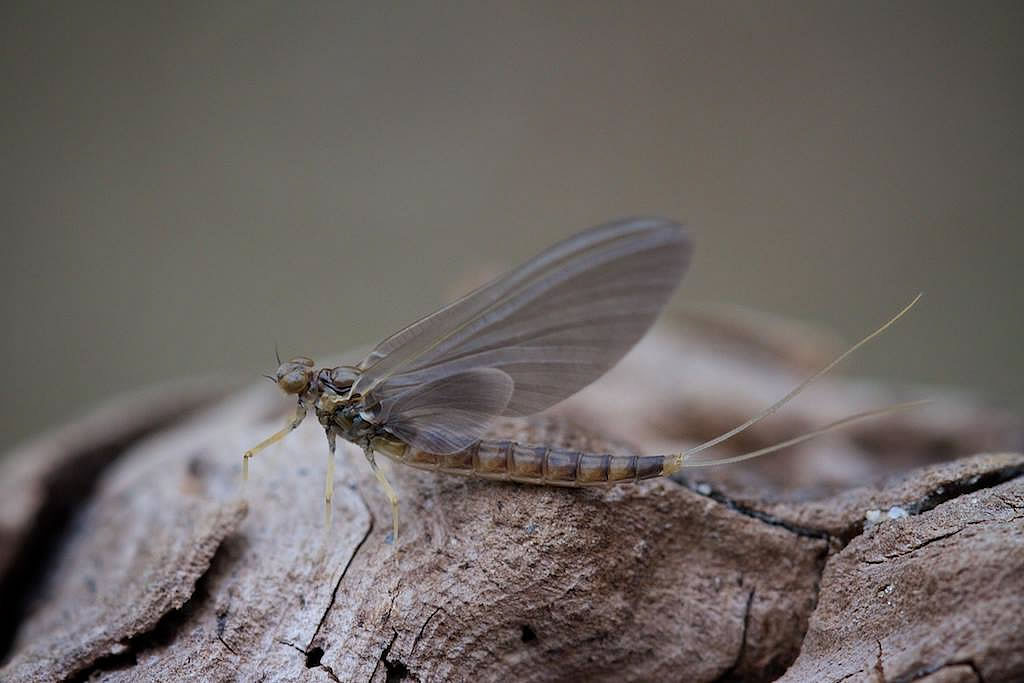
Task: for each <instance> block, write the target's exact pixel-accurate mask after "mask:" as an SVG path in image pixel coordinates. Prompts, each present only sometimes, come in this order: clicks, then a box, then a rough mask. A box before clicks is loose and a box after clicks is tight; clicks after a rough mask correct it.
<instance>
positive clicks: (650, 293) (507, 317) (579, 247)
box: [353, 218, 692, 450]
mask: <svg viewBox="0 0 1024 683" xmlns="http://www.w3.org/2000/svg"><path fill="white" fill-rule="evenodd" d="M691 253H692V243H691V241H690V239H689V236H688V235H687V233H686V232H685V231H684V229H683V228H682V226H680V225H678V224H676V223H673V222H671V221H667V220H663V219H656V218H632V219H625V220H620V221H614V222H612V223H607V224H605V225H600V226H598V227H595V228H591V229H590V230H586V231H584V232H581V233H579V234H577V235H575V236H573V237H570V238H569V239H567V240H565V241H564V242H561V243H559V244H557V245H555V246H554V247H552V248H551V249H548V250H547V251H545V252H543V253H541V254H539V255H538V256H536V257H534V258H533V259H531V260H530V261H528V262H526V263H525V264H523V265H521V266H519V267H518V268H516V269H514V270H512V271H510V272H509V273H507V274H506V275H504V276H502V277H501V278H499V279H497V280H495V281H493V282H491V283H490V284H487V285H485V286H483V287H481V288H480V289H477V290H476V291H474V292H472V293H471V294H469V295H467V296H465V297H463V298H462V299H459V300H458V301H456V302H455V303H453V304H450V305H449V306H446V307H445V308H442V309H441V310H439V311H437V312H436V313H433V314H431V315H429V316H427V317H425V318H422V319H421V320H419V321H418V322H416V323H413V324H412V325H410V326H409V327H407V328H405V329H403V330H401V331H399V332H397V333H395V334H394V335H392V336H391V337H389V338H388V339H386V340H385V341H383V342H381V344H379V345H378V346H377V347H376V348H375V349H374V350H373V351H372V352H370V354H369V355H368V356H367V357H366V358H365V359H364V360H363V361H362V363H360V369H361V370H362V374H361V375H360V377H359V379H358V380H357V381H356V384H355V386H354V387H353V393H354V394H356V393H358V394H362V395H364V396H365V397H367V403H368V404H373V403H375V402H379V403H380V404H381V406H382V411H383V413H385V414H387V415H389V416H390V417H391V419H397V418H398V417H399V416H400V411H398V410H396V408H395V405H396V402H397V401H398V398H399V397H400V396H403V395H404V399H403V401H405V402H409V401H411V397H412V396H415V395H416V394H417V393H423V394H424V396H423V397H422V398H420V397H417V401H423V402H425V403H422V404H418V405H426V403H427V402H429V395H426V394H427V391H428V388H429V387H432V386H436V385H433V383H434V382H437V381H439V380H442V379H443V378H445V377H451V376H455V375H461V374H463V373H465V372H466V371H469V370H473V369H476V368H493V369H496V370H500V371H502V372H503V373H504V374H506V375H507V376H508V377H509V378H511V380H512V383H513V389H512V393H511V396H510V398H509V401H508V402H507V404H506V405H505V406H504V407H503V408H502V410H501V411H500V412H498V413H495V415H498V414H504V415H513V416H521V415H529V414H532V413H535V412H538V411H540V410H544V409H545V408H547V407H549V406H551V405H554V404H555V403H558V402H559V401H561V400H563V399H565V398H567V397H569V396H571V395H572V394H574V393H576V392H577V391H579V390H580V389H582V388H583V387H585V386H586V385H588V384H590V383H591V382H593V381H594V380H596V379H597V378H598V377H600V376H601V375H603V374H604V373H605V372H606V371H607V370H608V369H609V368H610V367H612V366H613V365H614V364H615V363H616V362H618V360H619V359H620V358H622V356H623V355H625V354H626V352H627V351H629V349H630V348H632V347H633V345H634V344H636V342H637V341H639V340H640V338H641V337H642V336H643V335H644V333H645V332H646V331H647V330H648V328H649V327H650V326H651V324H652V323H653V322H654V320H655V318H657V316H658V314H659V313H660V312H661V309H662V308H663V307H664V305H665V303H666V302H667V301H668V299H669V297H670V296H671V294H672V292H673V291H674V290H675V288H676V286H677V285H678V283H679V280H680V279H681V278H682V276H683V273H684V272H685V270H686V267H687V266H688V265H689V261H690V255H691ZM409 392H413V393H412V394H410V393H409ZM406 404H408V403H406ZM432 415H433V416H432V418H431V419H433V420H437V421H439V422H442V421H443V420H444V416H443V413H442V412H436V413H433V414H432ZM424 450H429V449H424Z"/></svg>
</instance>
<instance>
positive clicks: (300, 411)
mask: <svg viewBox="0 0 1024 683" xmlns="http://www.w3.org/2000/svg"><path fill="white" fill-rule="evenodd" d="M305 418H306V406H305V404H304V403H303V402H302V401H299V407H298V408H297V409H296V411H295V416H294V417H292V418H291V419H289V420H288V423H287V424H285V426H284V428H283V429H281V430H280V431H278V432H274V433H273V434H271V435H270V436H268V437H267V438H265V439H263V441H260V442H259V443H258V444H256V445H255V446H253V447H252V448H250V449H249V450H247V451H246V452H245V454H244V455H243V456H242V479H243V480H247V479H248V478H249V458H251V457H252V456H254V455H256V454H257V453H259V452H260V451H262V450H263V449H264V448H266V447H267V446H270V445H272V444H275V443H277V442H278V441H280V440H281V439H283V438H284V437H286V436H288V435H289V434H290V433H292V432H293V431H295V428H296V427H298V426H299V425H300V424H302V421H303V420H304V419H305Z"/></svg>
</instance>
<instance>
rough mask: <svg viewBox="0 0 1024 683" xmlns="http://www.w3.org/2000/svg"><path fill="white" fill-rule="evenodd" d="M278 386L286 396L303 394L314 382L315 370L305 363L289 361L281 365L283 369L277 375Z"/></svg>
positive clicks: (279, 369) (278, 370)
mask: <svg viewBox="0 0 1024 683" xmlns="http://www.w3.org/2000/svg"><path fill="white" fill-rule="evenodd" d="M275 375H276V378H277V386H279V387H281V389H282V390H283V391H284V392H285V393H286V394H301V393H302V392H304V391H305V390H306V389H308V388H309V384H310V382H312V381H313V370H312V368H310V367H309V366H308V365H306V364H305V363H297V362H295V361H288V362H287V363H281V367H279V368H278V369H277V372H276V373H275Z"/></svg>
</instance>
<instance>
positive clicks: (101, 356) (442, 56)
mask: <svg viewBox="0 0 1024 683" xmlns="http://www.w3.org/2000/svg"><path fill="white" fill-rule="evenodd" d="M1022 31H1024V3H1019V2H1006V3H995V2H985V3H968V2H957V3H945V2H901V3H889V2H886V3H878V2H870V3H859V2H858V3H852V2H851V3H835V2H786V3H745V2H724V3H668V2H664V3H618V2H616V3H591V2H587V3H583V2H549V3H493V4H482V3H481V4H477V3H451V4H448V3H422V4H418V5H416V6H402V7H399V6H397V4H396V5H395V6H390V7H387V6H382V5H371V4H369V3H359V4H356V3H351V4H342V3H323V4H321V3H302V4H291V3H278V2H246V3H219V4H216V5H213V6H207V5H206V4H205V3H192V4H183V3H166V4H160V5H156V4H153V3H147V4H142V3H124V4H123V5H117V4H114V3H90V4H88V5H86V4H85V3H45V4H44V3H34V2H25V3H13V2H5V3H3V5H2V8H0V55H2V57H0V64H2V67H0V68H2V72H0V76H2V78H0V88H2V93H3V108H2V113H0V144H2V150H3V155H2V159H3V161H2V164H0V173H2V177H0V180H2V183H0V197H2V207H3V210H2V214H0V218H2V225H3V242H2V249H0V274H2V275H0V277H2V278H3V279H2V285H3V295H2V298H0V307H2V320H3V335H2V336H0V354H2V358H3V368H4V371H3V387H4V392H3V410H2V414H0V446H3V447H6V446H10V445H12V444H13V443H14V442H16V441H17V440H20V439H22V438H24V437H25V436H27V435H29V434H31V433H34V432H37V431H39V430H42V429H44V428H46V427H47V426H50V425H54V424H56V423H60V422H63V421H65V420H66V419H68V418H69V417H70V416H71V414H73V413H77V412H80V411H84V410H86V409H88V407H89V406H90V405H92V404H94V403H95V402H96V401H98V400H100V399H102V398H103V397H106V396H110V395H112V394H115V393H117V392H119V391H122V390H124V389H127V388H130V387H135V386H139V385H143V384H146V383H150V382H153V381H157V380H161V379H166V378H173V377H180V376H184V375H194V374H202V373H209V372H223V373H225V374H226V375H233V376H242V377H248V376H251V377H253V378H255V377H257V376H258V375H259V373H261V372H266V371H270V370H271V369H272V368H273V366H274V365H275V363H274V360H273V348H274V343H275V341H276V342H277V343H278V344H279V345H280V347H281V350H282V353H287V354H298V353H303V354H323V353H328V352H335V351H339V350H342V349H344V348H346V347H350V346H353V345H356V344H360V343H367V342H373V341H376V340H379V339H380V338H382V337H383V336H385V335H386V334H388V333H390V332H391V331H393V330H394V329H395V328H397V327H399V326H401V325H404V324H406V323H408V322H411V321H412V320H413V319H414V318H416V317H417V316H419V315H421V314H423V313H426V312H428V311H429V310H431V309H432V308H433V307H435V306H437V305H438V304H440V303H442V302H443V301H444V300H445V299H446V298H448V297H449V296H450V295H451V293H452V291H453V287H456V284H455V283H457V282H460V281H462V282H468V281H469V280H470V279H472V278H473V275H474V273H477V272H481V271H487V270H489V269H493V268H495V267H498V266H504V265H512V264H515V263H516V262H518V261H520V260H522V259H524V258H526V257H528V256H530V255H532V254H533V253H535V252H536V251H538V250H540V249H542V248H544V247H545V246H547V245H549V244H551V243H552V242H554V241H555V240H557V239H560V238H562V237H565V236H567V235H569V234H570V233H572V232H574V231H576V230H578V229H581V228H584V227H587V226H589V225H591V224H594V223H597V222H601V221H603V220H606V219H608V218H611V217H615V216H621V215H624V214H634V213H644V214H660V215H665V216H670V217H674V218H678V219H684V220H686V221H687V222H688V223H690V224H691V225H692V226H693V227H694V228H695V231H696V234H697V239H698V249H697V255H696V261H695V264H694V267H693V269H692V271H691V273H690V275H689V276H688V278H687V282H686V284H685V286H684V287H683V288H682V289H681V290H680V293H679V294H678V295H677V297H676V299H675V300H674V305H676V306H685V305H687V304H688V303H697V302H699V303H707V302H728V303H735V304H742V305H744V306H748V307H752V308H757V309H762V310H766V311H771V312H775V313H781V314H786V315H792V316H797V317H800V318H804V319H807V320H811V321H815V322H819V323H821V324H824V325H827V326H830V327H832V328H834V329H836V330H838V331H839V332H840V333H842V334H843V335H844V336H846V337H848V338H855V337H857V336H859V335H861V334H862V333H864V332H866V331H868V330H869V329H871V328H872V327H874V326H875V325H876V324H878V323H879V322H881V321H882V320H884V319H885V318H886V317H887V316H888V315H890V314H891V313H892V312H894V311H895V310H897V309H898V308H899V307H900V306H901V305H903V304H904V303H905V302H906V301H907V300H909V298H910V297H911V296H912V295H913V294H914V293H916V292H917V291H918V290H924V291H925V293H926V298H925V299H924V301H923V302H922V304H921V306H920V307H919V309H918V310H916V311H915V312H914V313H913V314H912V315H911V316H910V317H909V318H907V319H905V321H903V322H901V323H900V325H899V326H898V328H897V329H895V330H894V331H892V332H891V333H889V334H888V335H887V336H886V337H885V338H883V339H882V340H881V341H880V342H877V343H875V344H874V345H872V346H871V347H870V348H868V349H865V350H864V351H863V352H862V353H861V354H859V356H858V357H857V359H856V360H855V361H854V362H853V363H852V364H851V365H850V366H847V367H848V368H849V369H850V370H851V371H855V372H861V373H867V374H871V375H877V376H884V377H891V378H895V379H911V380H919V381H925V382H939V383H946V384H953V385H961V386H965V387H970V388H974V389H977V390H979V391H980V392H982V393H983V394H984V395H987V396H989V397H991V398H993V399H994V400H996V401H999V402H1002V403H1005V404H1007V405H1010V406H1014V407H1016V408H1024V388H1022V381H1021V374H1022V370H1024V354H1022V353H1021V352H1020V350H1019V345H1020V340H1021V337H1022V332H1024V320H1022V315H1021V310H1022V305H1024V294H1022V291H1021V286H1020V284H1019V281H1018V275H1019V264H1020V261H1021V251H1022V245H1024V237H1022V232H1021V227H1022V219H1024V41H1022V40H1021V36H1022V35H1024V33H1022Z"/></svg>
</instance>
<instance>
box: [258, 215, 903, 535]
mask: <svg viewBox="0 0 1024 683" xmlns="http://www.w3.org/2000/svg"><path fill="white" fill-rule="evenodd" d="M692 252H693V243H692V241H691V238H690V236H689V233H688V232H687V231H686V229H684V228H683V227H682V226H681V225H679V224H677V223H675V222H672V221H669V220H664V219H659V218H629V219H623V220H617V221H613V222H610V223H606V224H604V225H599V226H597V227H594V228H591V229H589V230H585V231H583V232H581V233H578V234H576V235H575V236H573V237H570V238H568V239H567V240H565V241H563V242H561V243H559V244H556V245H555V246H553V247H551V248H549V249H548V250H546V251H544V252H542V253H541V254H539V255H537V256H535V257H534V258H533V259H531V260H529V261H527V262H526V263H524V264H523V265H521V266H519V267H518V268H515V269H513V270H511V271H509V272H508V273H506V274H505V275H504V276H502V277H500V278H498V279H496V280H494V281H493V282H491V283H489V284H487V285H484V286H483V287H480V288H479V289H477V290H475V291H474V292H472V293H470V294H468V295H466V296H464V297H463V298H461V299H459V300H458V301H455V302H454V303H452V304H449V305H448V306H445V307H444V308H442V309H441V310H439V311H437V312H435V313H432V314H430V315H428V316H426V317H424V318H421V319H420V320H418V321H417V322H415V323H413V324H412V325H410V326H408V327H406V328H405V329H402V330H400V331H398V332H396V333H395V334H393V335H391V336H390V337H388V338H387V339H385V340H384V341H383V342H381V343H380V344H378V345H377V346H376V348H374V349H373V350H372V351H371V352H370V353H369V355H367V356H366V358H364V359H363V360H362V361H361V362H359V363H358V364H357V365H355V366H339V367H334V368H326V367H325V368H319V369H318V368H316V367H315V364H314V363H313V361H312V360H311V359H309V358H304V357H299V358H292V359H291V360H289V361H287V362H284V363H281V362H280V359H279V360H278V362H279V363H280V365H279V367H278V368H277V371H276V372H275V374H274V376H273V377H272V378H271V379H273V380H274V381H275V382H276V383H277V385H278V386H279V387H280V388H281V389H282V390H284V392H285V393H287V394H291V395H294V396H296V397H297V398H298V405H297V408H296V411H295V414H294V416H292V417H291V418H290V419H289V420H288V422H287V424H286V425H285V426H284V428H283V429H281V430H280V431H278V432H276V433H274V434H273V435H271V436H270V437H268V438H267V439H265V440H263V441H262V442H260V443H259V444H257V445H256V446H254V447H253V448H252V449H250V450H248V451H246V452H245V454H244V456H243V460H242V462H243V476H245V477H247V476H248V462H249V459H250V458H252V457H253V456H254V455H255V454H256V453H258V452H259V451H261V450H263V449H264V448H266V447H267V446H270V445H271V444H273V443H276V442H277V441H279V440H281V439H282V438H284V437H285V436H286V435H287V434H288V433H290V432H291V431H292V430H294V429H295V428H296V427H298V426H299V424H300V423H301V422H302V421H303V419H305V417H306V415H307V414H308V413H309V412H310V411H313V412H315V413H316V416H317V419H318V420H319V422H320V424H321V426H323V428H324V430H325V433H326V436H327V443H328V449H329V450H328V460H327V483H326V486H325V493H324V498H325V501H326V503H327V505H328V509H329V506H330V503H331V498H332V495H333V486H334V457H335V443H336V440H337V438H338V437H341V438H342V439H345V440H347V441H350V442H352V443H354V444H356V445H358V446H360V447H361V448H362V449H363V453H364V454H365V456H366V460H367V461H368V462H369V465H370V468H371V469H372V470H373V473H374V474H375V475H376V478H377V480H378V481H379V482H380V485H381V487H382V488H383V490H384V492H385V494H386V495H387V497H388V500H389V501H390V502H391V509H392V523H393V539H394V543H396V544H397V541H398V496H397V494H396V493H395V491H394V488H393V487H392V486H391V484H390V483H389V482H388V480H387V478H386V477H385V475H384V473H383V472H382V471H381V469H380V467H379V465H378V463H377V460H376V457H377V455H383V456H385V457H387V458H390V459H392V460H394V461H397V462H400V463H403V464H405V465H411V466H413V467H417V468H421V469H428V470H434V471H439V472H445V473H449V474H461V475H469V476H477V477H482V478H485V479H497V480H504V481H516V482H525V483H531V484H548V485H555V486H607V485H611V484H619V483H633V482H637V481H640V480H643V479H650V478H653V477H661V476H666V475H669V474H672V473H674V472H676V471H678V470H680V469H681V468H683V467H684V466H687V467H690V466H706V465H716V464H724V463H727V462H737V461H739V460H743V459H747V458H752V457H757V456H759V455H764V454H766V453H769V452H772V451H775V450H779V449H781V448H784V447H786V446H791V445H793V444H795V443H799V442H800V441H803V440H806V439H809V438H812V437H814V436H817V435H819V434H821V433H824V432H826V431H830V430H832V429H837V428H839V427H841V426H843V425H846V424H849V423H851V422H854V421H857V420H861V419H865V418H868V417H872V416H875V415H879V414H881V413H885V412H890V411H892V410H898V409H902V408H905V407H910V406H911V405H917V403H920V402H914V403H908V404H902V405H898V406H893V407H889V408H885V409H883V410H878V411H871V412H867V413H861V414H858V415H853V416H850V417H847V418H845V419H843V420H839V421H837V422H833V423H831V424H829V425H826V426H824V427H822V428H820V429H817V430H814V431H812V432H808V433H806V434H803V435H801V436H799V437H796V438H794V439H790V440H789V441H786V442H783V443H781V444H776V445H774V446H770V447H768V448H763V449H760V450H758V451H754V452H752V453H745V454H743V455H740V456H733V457H728V458H721V459H717V460H699V459H697V460H694V459H692V456H694V455H696V454H698V453H700V452H702V451H704V450H707V449H708V448H711V447H712V446H714V445H716V444H718V443H721V442H722V441H724V440H726V439H728V438H730V437H731V436H734V435H735V434H737V433H739V432H741V431H743V430H744V429H746V428H748V427H750V426H751V425H753V424H754V423H756V422H758V421H759V420H761V419H764V418H765V417H767V416H769V415H771V414H772V413H774V412H775V411H776V410H778V409H779V408H780V407H781V406H782V405H783V404H785V403H786V402H787V401H789V400H790V399H791V398H793V397H794V396H796V395H797V394H798V393H799V392H800V391H802V390H803V389H804V388H805V387H806V386H807V385H808V384H810V383H811V382H812V381H814V380H815V379H817V378H818V377H820V376H821V375H823V374H825V373H826V372H828V371H829V370H831V369H832V368H833V367H834V366H835V365H836V364H837V363H839V362H840V361H841V360H843V359H844V358H846V356H848V355H849V354H851V353H852V352H853V351H855V350H856V349H857V348H859V347H860V346H861V345H863V344H865V343H867V342H868V341H870V340H871V339H873V338H874V337H875V336H877V335H879V334H881V333H882V332H883V331H884V330H885V329H886V328H888V327H889V326H890V325H892V324H893V323H894V322H895V321H896V320H897V319H899V318H900V317H901V316H902V315H903V314H904V313H906V312H907V311H908V310H909V309H910V307H911V306H913V305H914V303H916V302H917V300H918V299H919V298H920V295H918V297H917V298H915V299H914V301H912V302H911V303H910V304H909V305H908V306H907V307H906V308H904V309H903V310H902V311H900V312H899V313H898V314H897V315H896V316H895V317H893V318H892V319H890V320H889V321H888V322H887V323H885V324H884V325H883V326H882V327H880V328H879V329H878V330H876V331H875V332H873V333H872V334H871V335H869V336H868V337H866V338H865V339H863V340H861V341H860V342H858V343H857V344H856V345H854V346H853V347H852V348H850V349H849V350H848V351H846V352H845V353H843V354H842V355H841V356H839V357H838V358H837V359H836V360H834V361H833V362H832V363H830V364H829V365H828V366H826V367H825V368H823V369H822V370H820V371H819V372H817V373H816V374H814V375H813V376H811V377H810V378H808V379H807V380H805V381H804V382H803V383H801V384H800V385H798V386H797V387H796V388H795V389H793V390H792V391H791V392H790V393H789V394H787V395H786V396H784V397H783V398H782V399H780V400H779V401H777V402H776V403H775V404H773V405H771V406H769V407H768V408H767V409H765V410H764V411H762V412H761V413H759V414H758V415H756V416H754V417H752V418H751V419H750V420H748V421H747V422H745V423H744V424H742V425H739V426H738V427H736V428H735V429H732V430H730V431H728V432H726V433H725V434H722V435H721V436H718V437H716V438H714V439H712V440H710V441H708V442H706V443H704V444H701V445H700V446H696V447H694V448H692V449H690V450H688V451H686V452H683V453H676V454H670V455H639V456H626V455H610V454H601V453H582V452H578V451H571V450H566V449H561V448H551V447H548V446H545V445H536V444H519V443H512V442H508V441H492V440H487V439H484V438H483V437H484V434H485V432H486V431H487V428H488V426H489V425H490V424H491V422H492V421H493V420H494V419H495V418H497V417H499V416H526V415H531V414H533V413H537V412H540V411H542V410H544V409H546V408H548V407H550V406H552V405H554V404H556V403H559V402H560V401H562V400H563V399H566V398H568V397H569V396H571V395H572V394H574V393H576V392H577V391H579V390H580V389H582V388H583V387H585V386H587V385H588V384H590V383H591V382H593V381H594V380H596V379H598V378H599V377H600V376H601V375H603V374H604V373H605V372H606V371H607V370H608V369H610V368H611V367H612V366H613V365H615V364H616V363H617V362H618V361H619V359H621V358H622V357H623V356H624V355H625V354H626V352H627V351H629V350H630V349H631V348H632V347H633V346H634V345H635V344H636V342H637V341H639V340H640V338H641V337H642V336H643V335H644V334H645V333H646V332H647V330H648V329H649V328H650V326H651V325H652V324H653V323H654V321H655V319H656V318H657V317H658V315H659V313H660V312H661V310H662V308H664V306H665V304H666V302H667V301H668V299H669V297H670V296H671V295H672V293H673V291H675V289H676V287H677V285H678V284H679V281H680V280H681V279H682V277H683V274H684V273H685V272H686V269H687V267H688V266H689V263H690V257H691V254H692ZM609 400H615V399H614V397H609Z"/></svg>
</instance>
